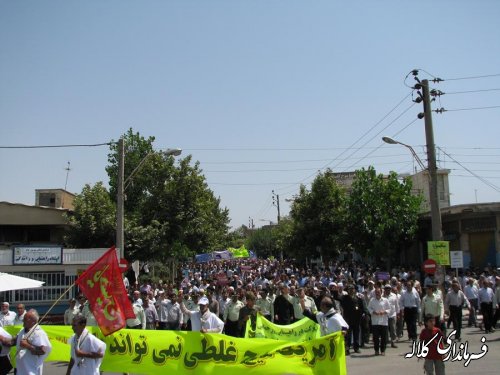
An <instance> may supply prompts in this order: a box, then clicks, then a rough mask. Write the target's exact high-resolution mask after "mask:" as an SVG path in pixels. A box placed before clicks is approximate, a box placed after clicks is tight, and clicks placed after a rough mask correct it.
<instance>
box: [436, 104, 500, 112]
mask: <svg viewBox="0 0 500 375" xmlns="http://www.w3.org/2000/svg"><path fill="white" fill-rule="evenodd" d="M493 108H500V105H493V106H489V107H472V108H456V109H446V108H443V107H441V108H437V109H433V110H432V112H436V113H444V112H458V111H475V110H482V109H493Z"/></svg>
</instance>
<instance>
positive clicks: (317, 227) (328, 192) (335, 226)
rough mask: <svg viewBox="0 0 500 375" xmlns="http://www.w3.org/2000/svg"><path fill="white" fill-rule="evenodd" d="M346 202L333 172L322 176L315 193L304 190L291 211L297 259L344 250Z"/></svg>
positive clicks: (292, 247) (292, 238)
mask: <svg viewBox="0 0 500 375" xmlns="http://www.w3.org/2000/svg"><path fill="white" fill-rule="evenodd" d="M345 199H346V195H345V190H344V188H343V187H341V186H340V185H339V184H338V183H337V181H336V180H335V178H334V175H333V172H332V171H331V170H327V171H325V173H322V174H319V175H318V176H317V177H316V178H315V179H314V181H313V183H312V185H311V190H307V189H306V188H305V186H301V188H300V192H299V195H298V196H297V197H296V198H295V201H294V203H293V205H292V208H291V211H290V216H291V218H292V220H293V225H292V230H291V235H290V246H291V248H290V251H291V253H292V254H294V255H295V257H296V258H298V259H304V258H305V257H306V256H307V257H317V256H319V255H323V256H334V255H336V254H338V252H339V251H340V250H342V249H343V245H344V242H343V238H344V237H345V220H346V217H345V216H346V213H345V207H346V205H345Z"/></svg>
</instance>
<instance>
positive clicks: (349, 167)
mask: <svg viewBox="0 0 500 375" xmlns="http://www.w3.org/2000/svg"><path fill="white" fill-rule="evenodd" d="M414 105H415V103H413V104H412V105H411V106H409V107H408V108H407V109H406V110H405V111H404V112H403V113H401V114H400V115H399V116H398V117H396V118H395V119H394V120H393V121H391V122H390V123H389V124H388V125H387V126H386V127H385V128H383V129H382V130H381V131H379V132H378V133H377V134H375V135H374V136H373V137H372V138H371V139H369V140H368V142H371V141H372V140H373V139H374V138H376V137H377V136H380V134H381V133H382V132H383V131H384V130H385V129H387V128H388V127H389V126H391V125H392V124H393V123H394V122H395V121H396V120H398V119H399V118H400V117H401V116H402V115H404V114H405V113H406V112H407V111H408V110H410V109H411V108H412V107H413V106H414ZM417 120H418V118H415V119H413V120H412V121H411V122H410V123H408V124H407V125H405V126H404V127H403V129H401V130H400V131H398V132H397V133H396V134H395V136H396V135H398V134H400V133H401V132H402V131H403V130H405V129H406V128H408V127H409V126H410V125H412V124H413V123H414V122H415V121H417ZM382 146H383V143H381V144H380V145H379V146H378V147H377V148H375V150H372V151H370V152H369V153H368V154H366V155H365V156H363V157H362V158H360V159H358V160H357V162H359V161H361V160H364V159H366V158H367V157H368V156H370V155H371V154H373V153H374V152H375V151H377V150H378V149H380V148H381V147H382ZM352 155H353V154H351V155H350V156H352ZM350 156H349V157H350ZM344 160H346V159H344ZM353 167H354V164H351V165H350V166H348V167H347V168H344V170H343V172H345V171H346V170H349V169H352V168H353Z"/></svg>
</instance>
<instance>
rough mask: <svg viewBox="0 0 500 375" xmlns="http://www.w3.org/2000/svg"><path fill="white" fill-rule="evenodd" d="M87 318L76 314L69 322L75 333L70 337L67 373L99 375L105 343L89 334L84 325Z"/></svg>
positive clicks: (68, 374) (73, 374)
mask: <svg viewBox="0 0 500 375" xmlns="http://www.w3.org/2000/svg"><path fill="white" fill-rule="evenodd" d="M86 325H87V318H85V317H84V316H83V315H77V316H76V317H75V318H73V322H72V324H71V326H72V328H73V332H75V334H74V335H73V336H71V338H70V344H71V359H70V361H69V364H68V370H67V371H66V374H67V375H99V368H100V366H101V363H102V358H103V357H104V353H105V352H106V344H105V343H104V342H103V341H101V340H99V339H98V338H97V337H95V336H94V335H93V334H91V333H90V332H89V331H88V330H87V329H86V328H85V326H86Z"/></svg>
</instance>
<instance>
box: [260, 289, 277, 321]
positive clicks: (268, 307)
mask: <svg viewBox="0 0 500 375" xmlns="http://www.w3.org/2000/svg"><path fill="white" fill-rule="evenodd" d="M255 308H256V309H257V311H258V312H259V313H261V314H262V316H263V317H264V318H266V319H267V320H269V321H270V322H272V321H273V318H274V305H273V301H272V300H271V298H269V296H268V295H267V289H266V288H264V289H262V290H261V291H260V293H259V297H258V298H257V301H255Z"/></svg>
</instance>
